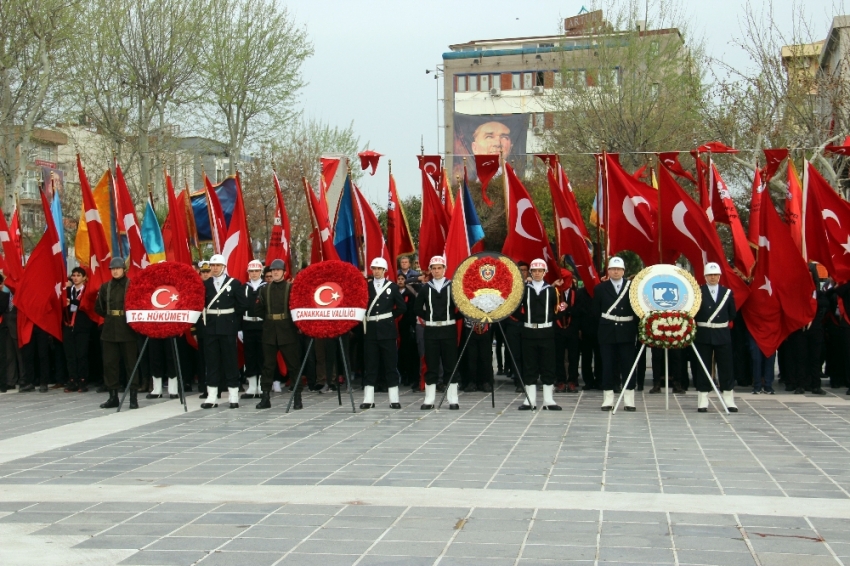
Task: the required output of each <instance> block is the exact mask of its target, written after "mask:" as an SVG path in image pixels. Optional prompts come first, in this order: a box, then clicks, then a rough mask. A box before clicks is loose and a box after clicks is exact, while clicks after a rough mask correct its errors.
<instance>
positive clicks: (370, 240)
mask: <svg viewBox="0 0 850 566" xmlns="http://www.w3.org/2000/svg"><path fill="white" fill-rule="evenodd" d="M351 189H352V191H353V193H354V194H353V196H354V213H355V215H356V222H357V223H358V224H359V225H360V230H361V231H362V234H363V256H364V257H363V259H364V260H365V261H366V264H367V265H370V264H371V263H372V260H373V259H375V258H377V257H382V258H384V259H385V260H386V262H387V265H388V266H392V265H393V263H394V262H395V260H393V259H391V258H390V250H389V248H387V242H386V240H385V239H384V232H383V231H382V230H381V223H380V222H378V217H377V216H375V211H374V210H372V206H371V205H370V204H369V201H367V200H366V197H364V196H363V193H362V192H361V191H360V189H359V188H358V187H357V185H355V184H354V183H353V182H352V183H351ZM364 271H368V270H367V268H366V266H364ZM388 274H389V275H390V276H391V278H392V277H393V276H394V275H395V270H388Z"/></svg>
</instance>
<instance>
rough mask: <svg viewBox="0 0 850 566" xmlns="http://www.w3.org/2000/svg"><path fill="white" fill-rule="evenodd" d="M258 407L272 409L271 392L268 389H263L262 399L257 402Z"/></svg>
mask: <svg viewBox="0 0 850 566" xmlns="http://www.w3.org/2000/svg"><path fill="white" fill-rule="evenodd" d="M256 408H257V409H271V408H272V401H271V394H270V393H269V392H268V391H263V396H262V398H261V399H260V402H259V403H257V406H256Z"/></svg>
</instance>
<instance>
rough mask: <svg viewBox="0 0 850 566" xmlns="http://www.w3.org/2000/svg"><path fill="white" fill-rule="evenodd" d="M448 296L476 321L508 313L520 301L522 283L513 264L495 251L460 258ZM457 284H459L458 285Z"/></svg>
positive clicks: (490, 320)
mask: <svg viewBox="0 0 850 566" xmlns="http://www.w3.org/2000/svg"><path fill="white" fill-rule="evenodd" d="M454 282H455V283H454V284H453V285H452V298H453V299H454V301H455V304H456V305H457V306H458V309H460V311H461V312H462V313H463V315H464V316H465V317H466V318H468V319H470V320H475V321H480V322H498V321H500V320H502V319H504V318H506V317H508V316H510V315H511V314H512V313H513V312H514V311H515V310H516V308H517V307H518V306H519V304H520V302H521V301H522V293H523V289H524V287H525V282H524V281H523V280H522V274H521V273H520V271H519V268H518V267H517V265H516V264H515V263H514V262H513V261H512V260H511V259H510V258H509V257H508V256H505V255H502V254H499V253H496V252H482V253H479V254H475V255H473V256H470V257H468V258H466V259H465V260H463V261H462V262H461V264H460V265H459V266H458V268H457V270H455V273H454ZM458 283H459V284H458Z"/></svg>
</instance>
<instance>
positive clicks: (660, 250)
mask: <svg viewBox="0 0 850 566" xmlns="http://www.w3.org/2000/svg"><path fill="white" fill-rule="evenodd" d="M652 162H653V159H652V156H651V155H650V156H649V182H650V184H654V183H653V181H654V180H655V168H654V167H653V165H652ZM655 192H656V193H657V194H656V198H657V199H658V206H657V207H656V208H657V216H658V263H664V252H663V246H662V245H661V184H660V183H659V184H658V186H657V187H655ZM665 355H666V350H665ZM665 360H666V358H665ZM666 363H667V362H666V361H665V364H666ZM665 387H666V385H665Z"/></svg>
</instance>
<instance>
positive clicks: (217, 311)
mask: <svg viewBox="0 0 850 566" xmlns="http://www.w3.org/2000/svg"><path fill="white" fill-rule="evenodd" d="M206 312H207V314H233V313H234V312H236V311H235V310H234V309H207V311H206Z"/></svg>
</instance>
